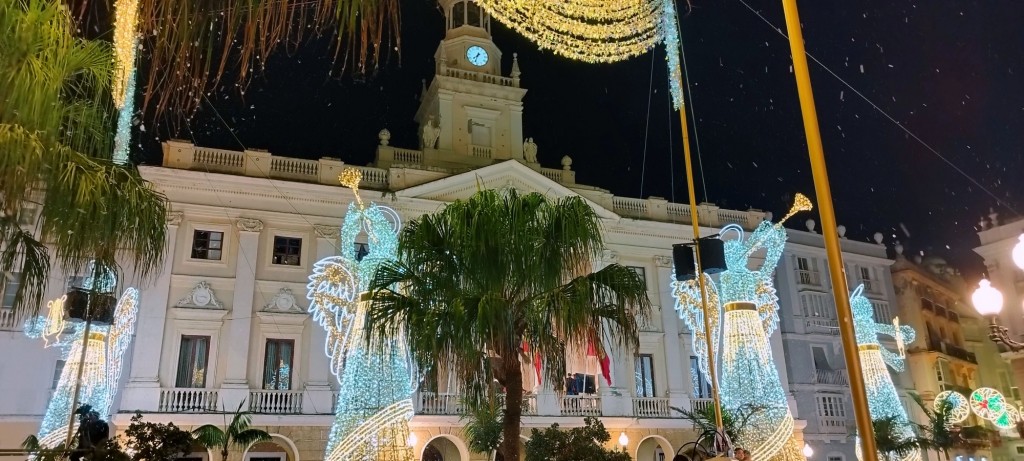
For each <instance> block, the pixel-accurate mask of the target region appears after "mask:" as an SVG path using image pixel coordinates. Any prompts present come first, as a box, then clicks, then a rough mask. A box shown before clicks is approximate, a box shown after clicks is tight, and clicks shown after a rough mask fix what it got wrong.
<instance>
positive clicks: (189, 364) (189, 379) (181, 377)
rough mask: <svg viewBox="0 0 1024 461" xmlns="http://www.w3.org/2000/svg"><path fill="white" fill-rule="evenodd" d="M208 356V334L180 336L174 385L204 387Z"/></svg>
mask: <svg viewBox="0 0 1024 461" xmlns="http://www.w3.org/2000/svg"><path fill="white" fill-rule="evenodd" d="M209 358H210V337H209V336H182V337H181V347H179V348H178V374H177V377H176V378H175V380H174V386H175V387H206V366H207V363H208V362H209Z"/></svg>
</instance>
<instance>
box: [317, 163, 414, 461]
mask: <svg viewBox="0 0 1024 461" xmlns="http://www.w3.org/2000/svg"><path fill="white" fill-rule="evenodd" d="M340 179H341V183H342V185H345V186H348V187H350V188H352V190H353V191H354V192H355V194H356V202H355V203H351V204H349V207H348V213H347V214H346V215H345V220H344V222H343V223H342V227H341V235H340V242H339V243H340V253H341V254H340V255H339V256H329V257H327V258H324V259H322V260H320V261H318V262H317V263H316V264H315V265H314V266H313V274H312V275H310V277H309V285H307V288H308V289H309V293H308V297H309V300H310V305H309V312H310V314H312V316H313V319H314V321H316V322H318V323H319V324H320V326H321V327H323V328H324V329H325V330H326V331H327V342H326V344H325V347H326V349H325V352H326V354H327V356H328V357H330V359H331V365H330V366H331V372H332V373H333V374H334V375H335V376H336V377H337V378H338V383H339V384H340V387H341V389H340V392H339V396H338V405H337V408H335V418H334V424H333V425H332V426H331V432H330V435H329V437H328V441H327V450H326V454H325V457H324V459H325V461H343V460H344V461H349V460H367V461H369V460H373V461H378V460H379V461H385V460H386V461H407V460H411V459H413V454H412V449H411V448H410V447H409V446H408V444H407V439H408V437H409V420H410V419H411V418H412V415H413V406H412V399H411V397H412V390H413V379H412V376H413V372H412V369H411V366H410V361H409V358H408V351H407V348H406V347H405V345H404V344H403V343H402V342H401V341H398V340H396V341H394V342H392V343H390V344H370V345H368V342H367V340H366V339H367V338H366V337H365V336H364V334H365V332H364V330H363V327H362V321H363V317H364V315H365V307H366V306H365V302H364V301H363V300H362V294H363V293H364V292H365V291H366V288H367V286H368V284H369V282H370V280H371V278H372V277H373V274H374V273H375V272H376V270H377V267H378V266H380V264H381V263H382V262H384V261H387V260H390V259H393V258H395V257H396V254H397V245H398V231H399V228H400V221H399V219H398V214H397V213H395V211H394V210H392V209H390V208H387V207H383V206H379V205H377V204H372V203H371V204H370V205H369V206H366V205H365V204H364V203H363V201H362V199H361V198H360V197H359V190H358V185H359V182H360V180H361V174H360V172H359V170H356V169H354V168H349V169H346V170H345V171H344V172H343V173H342V176H341V178H340ZM364 232H365V234H366V236H367V240H368V247H369V252H368V253H367V254H365V255H358V254H357V252H356V238H357V237H358V236H359V235H360V234H361V233H364ZM359 256H361V257H359Z"/></svg>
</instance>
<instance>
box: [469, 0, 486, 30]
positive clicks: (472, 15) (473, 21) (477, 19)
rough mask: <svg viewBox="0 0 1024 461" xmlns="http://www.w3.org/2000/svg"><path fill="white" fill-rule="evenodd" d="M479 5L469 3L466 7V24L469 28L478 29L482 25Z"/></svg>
mask: <svg viewBox="0 0 1024 461" xmlns="http://www.w3.org/2000/svg"><path fill="white" fill-rule="evenodd" d="M481 13H482V12H481V11H480V5H477V4H476V2H469V5H467V6H466V24H467V25H470V26H475V27H480V24H482V19H481V16H482V14H481Z"/></svg>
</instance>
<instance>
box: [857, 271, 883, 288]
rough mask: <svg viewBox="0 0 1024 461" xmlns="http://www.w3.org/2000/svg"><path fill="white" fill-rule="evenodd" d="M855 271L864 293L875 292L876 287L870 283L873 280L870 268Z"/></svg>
mask: <svg viewBox="0 0 1024 461" xmlns="http://www.w3.org/2000/svg"><path fill="white" fill-rule="evenodd" d="M857 269H858V271H857V275H858V276H859V278H860V283H862V284H864V291H867V292H872V293H873V292H875V290H876V289H878V286H876V285H875V284H873V283H872V282H873V281H874V280H875V279H874V277H872V276H871V268H870V267H858V268H857Z"/></svg>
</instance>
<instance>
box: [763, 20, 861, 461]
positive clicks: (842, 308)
mask: <svg viewBox="0 0 1024 461" xmlns="http://www.w3.org/2000/svg"><path fill="white" fill-rule="evenodd" d="M782 7H783V9H784V10H785V13H786V29H787V30H788V31H789V48H790V51H791V52H792V54H793V75H794V76H795V77H796V87H797V93H798V94H799V95H800V112H801V113H802V114H803V119H804V134H805V135H806V136H807V152H808V154H809V155H810V158H811V173H812V175H813V176H814V190H815V192H816V193H817V199H818V210H819V211H818V213H819V215H820V216H821V228H822V229H821V232H822V233H823V234H824V236H825V251H826V253H827V255H828V272H829V276H830V277H831V279H832V295H833V297H835V301H836V311H837V313H838V314H839V334H840V336H841V337H842V340H843V356H844V357H845V358H846V369H847V370H848V371H849V374H850V391H851V393H852V394H853V412H854V415H855V416H856V419H857V430H858V433H859V434H860V443H861V448H862V451H863V457H864V460H865V461H877V460H878V449H877V448H876V446H875V434H874V430H873V429H872V427H871V413H870V411H869V409H868V397H867V392H866V391H865V387H864V371H863V370H862V369H861V363H860V355H859V351H858V349H857V336H856V333H855V332H854V329H853V314H852V312H851V310H850V298H849V287H847V284H846V269H845V267H844V265H843V250H842V248H841V247H840V245H839V233H838V232H837V231H836V215H835V209H834V208H833V206H832V191H831V188H830V187H829V184H828V170H827V168H826V166H825V152H824V148H823V147H822V144H821V132H820V131H819V129H818V114H817V112H816V111H815V109H814V93H813V92H812V90H811V77H810V73H809V72H808V69H807V56H806V55H805V52H804V39H803V33H802V31H801V29H800V15H799V14H798V12H797V8H796V0H782Z"/></svg>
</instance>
